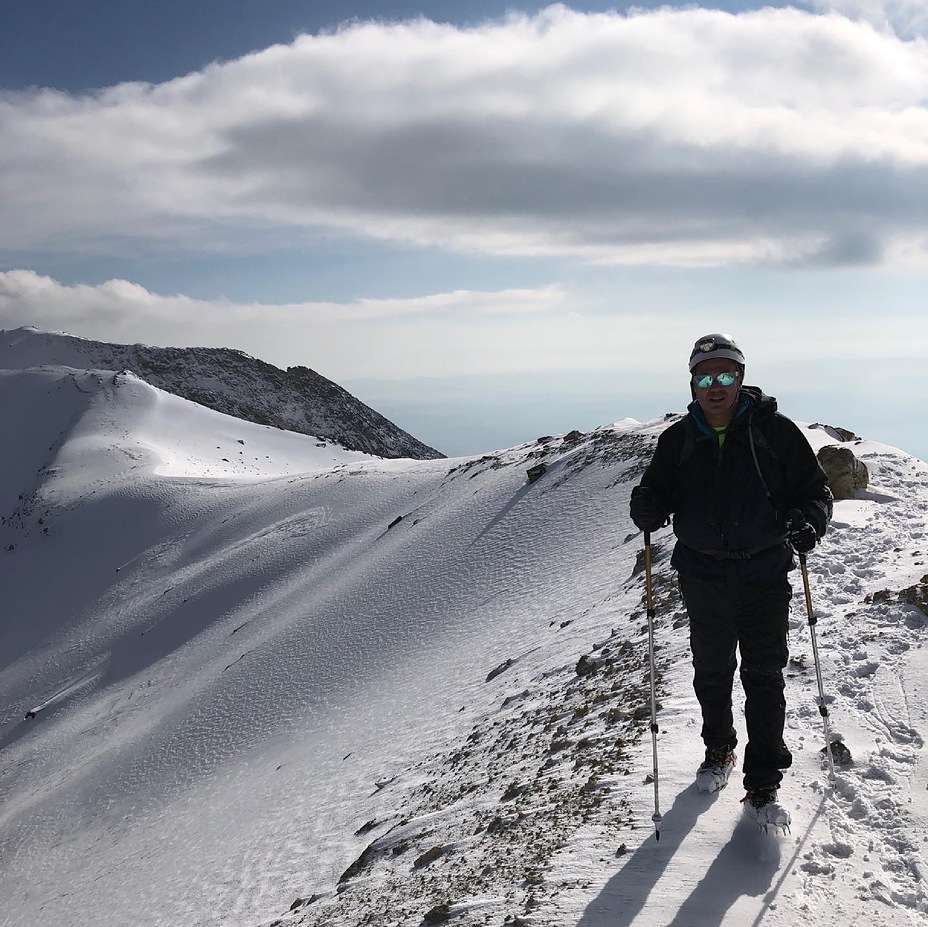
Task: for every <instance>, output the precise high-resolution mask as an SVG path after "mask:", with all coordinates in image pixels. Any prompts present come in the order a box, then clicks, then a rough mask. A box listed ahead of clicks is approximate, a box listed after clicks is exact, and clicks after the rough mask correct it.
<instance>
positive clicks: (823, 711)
mask: <svg viewBox="0 0 928 927" xmlns="http://www.w3.org/2000/svg"><path fill="white" fill-rule="evenodd" d="M799 569H800V570H801V571H802V585H803V588H804V589H805V593H806V612H807V614H808V616H809V633H810V634H811V635H812V657H813V659H814V662H815V678H816V679H817V680H818V713H819V714H820V715H821V716H822V725H823V726H824V728H825V753H826V755H827V756H828V769H829V773H828V779H829V782H830V783H831V786H832V788H834V784H835V758H834V756H833V755H832V752H831V733H830V731H829V729H828V706H827V705H826V704H825V690H824V689H823V688H822V669H821V667H820V666H819V661H818V642H817V641H816V639H815V625H816V623H817V622H818V619H817V618H816V617H815V612H814V611H813V610H812V593H811V591H810V590H809V570H808V568H807V567H806V555H805V554H803V553H800V554H799Z"/></svg>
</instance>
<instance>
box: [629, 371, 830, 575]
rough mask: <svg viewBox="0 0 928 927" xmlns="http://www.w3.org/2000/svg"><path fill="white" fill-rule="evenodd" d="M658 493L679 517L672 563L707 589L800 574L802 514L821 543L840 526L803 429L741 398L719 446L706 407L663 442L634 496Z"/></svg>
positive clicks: (753, 393) (754, 393)
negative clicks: (794, 530) (792, 519)
mask: <svg viewBox="0 0 928 927" xmlns="http://www.w3.org/2000/svg"><path fill="white" fill-rule="evenodd" d="M648 491H650V492H652V493H653V496H652V499H656V500H657V501H658V504H659V506H660V507H661V510H662V511H663V513H664V514H665V515H667V516H670V515H672V516H673V530H674V534H676V536H677V540H678V543H677V546H676V548H675V550H674V554H673V559H672V561H671V562H672V564H673V566H674V567H676V569H677V570H678V571H679V572H680V573H681V574H684V575H690V576H693V577H694V578H696V579H702V580H704V581H706V582H724V581H727V580H734V581H742V582H750V581H761V580H769V579H774V578H776V577H777V576H782V575H785V574H786V572H787V571H788V570H791V569H793V568H794V567H795V563H794V561H793V553H792V548H791V547H790V545H789V544H788V543H787V542H786V531H785V517H786V513H787V512H788V511H790V510H791V509H799V510H800V511H801V512H802V514H803V515H804V516H805V518H806V520H807V521H808V522H809V523H810V524H811V525H812V526H813V527H814V528H815V531H816V533H817V534H818V536H819V537H821V536H822V535H823V534H824V533H825V528H826V527H827V525H828V521H829V519H830V518H831V511H832V496H831V491H830V490H829V488H828V481H827V479H826V477H825V473H824V471H823V470H822V468H821V466H820V465H819V462H818V460H817V458H816V456H815V454H814V452H813V451H812V448H811V446H810V445H809V442H808V441H807V440H806V438H805V436H804V435H803V434H802V432H801V431H800V430H799V428H798V427H797V426H796V425H795V424H794V423H793V422H792V421H790V420H789V419H788V418H786V416H784V415H781V414H780V413H779V412H777V403H776V400H775V399H774V398H773V397H772V396H766V395H764V394H763V393H762V392H761V390H759V389H758V388H757V387H754V386H745V387H743V388H742V389H741V395H740V398H739V405H738V409H737V412H736V415H735V418H734V419H733V420H732V422H731V424H730V425H729V426H728V428H727V429H726V430H725V437H724V441H722V442H720V441H719V438H718V435H717V434H716V432H715V431H714V430H713V429H712V428H711V427H709V425H708V424H706V421H705V418H704V416H703V414H702V409H700V407H699V404H698V403H697V402H693V403H692V404H691V405H690V406H689V411H688V413H687V415H686V416H684V417H683V418H682V419H680V420H679V421H677V422H675V423H674V424H673V425H671V426H670V427H669V428H667V430H666V431H664V432H663V434H661V436H660V438H659V439H658V442H657V449H656V450H655V452H654V457H653V458H652V460H651V463H650V465H649V466H648V468H647V470H646V471H645V473H644V476H643V477H642V479H641V484H640V486H638V487H636V488H635V490H634V491H633V494H632V507H633V510H634V505H635V497H636V494H640V493H641V492H648Z"/></svg>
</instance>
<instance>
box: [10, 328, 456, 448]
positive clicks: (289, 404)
mask: <svg viewBox="0 0 928 927" xmlns="http://www.w3.org/2000/svg"><path fill="white" fill-rule="evenodd" d="M0 361H2V364H0V366H2V365H7V366H10V367H11V368H12V369H18V368H19V367H32V366H37V365H40V364H52V365H61V366H66V367H76V368H78V369H84V370H114V371H117V372H118V371H126V370H128V371H130V372H131V373H134V374H135V375H136V376H137V377H140V378H141V379H143V380H145V381H146V382H147V383H150V384H151V385H152V386H157V387H158V388H159V389H163V390H166V391H167V392H169V393H174V394H175V395H176V396H181V397H183V398H184V399H190V400H191V401H193V402H197V403H199V404H200V405H202V406H206V407H207V408H210V409H215V410H216V411H217V412H224V413H226V414H227V415H234V416H235V417H236V418H241V419H245V421H248V422H255V423H256V424H259V425H270V426H272V427H274V428H282V429H284V430H286V431H296V432H299V433H301V434H306V435H313V436H314V437H317V438H325V439H327V440H329V441H335V442H337V443H338V444H340V445H342V447H345V448H347V449H349V450H354V451H363V452H364V453H366V454H374V455H376V456H378V457H412V458H414V459H417V460H432V459H437V458H439V457H443V456H444V454H442V453H441V452H440V451H437V450H435V448H433V447H429V446H428V445H426V444H423V443H422V442H421V441H418V440H417V439H416V438H414V437H413V436H412V435H410V434H409V433H408V432H406V431H403V429H402V428H400V427H399V426H398V425H394V424H393V422H391V421H389V420H388V419H386V418H384V416H382V415H381V414H380V413H379V412H375V411H374V410H373V409H372V408H370V406H367V405H365V404H364V403H363V402H361V400H360V399H357V398H356V397H355V396H352V395H351V393H349V392H348V391H347V390H345V389H343V388H342V387H340V386H339V385H338V384H337V383H333V382H332V381H331V380H327V379H326V378H325V377H324V376H321V375H320V374H318V373H316V372H315V371H314V370H310V369H309V368H308V367H288V368H287V369H286V370H281V369H280V368H279V367H275V366H274V365H273V364H268V363H266V362H265V361H262V360H258V359H257V358H254V357H250V356H249V355H247V354H245V353H244V352H243V351H235V350H232V349H230V348H157V347H149V346H148V345H144V344H132V345H128V344H109V343H107V342H103V341H92V340H90V339H87V338H77V337H75V336H73V335H67V334H63V333H50V332H40V331H37V330H30V329H17V330H16V331H14V332H9V331H4V332H0ZM116 382H117V383H118V374H117V378H116ZM240 443H241V442H240Z"/></svg>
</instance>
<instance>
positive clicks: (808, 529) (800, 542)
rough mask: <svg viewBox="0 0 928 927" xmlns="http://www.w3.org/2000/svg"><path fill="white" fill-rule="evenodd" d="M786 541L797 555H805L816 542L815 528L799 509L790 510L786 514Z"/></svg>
mask: <svg viewBox="0 0 928 927" xmlns="http://www.w3.org/2000/svg"><path fill="white" fill-rule="evenodd" d="M786 540H787V541H789V542H790V544H792V545H793V550H795V551H796V553H797V554H807V553H808V552H809V551H810V550H812V548H813V547H815V545H816V543H817V541H818V535H817V534H816V533H815V528H813V527H812V525H810V524H809V522H808V521H807V519H806V516H805V515H803V514H802V512H800V511H799V509H790V510H789V511H788V512H787V513H786Z"/></svg>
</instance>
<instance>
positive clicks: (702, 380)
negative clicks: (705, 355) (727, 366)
mask: <svg viewBox="0 0 928 927" xmlns="http://www.w3.org/2000/svg"><path fill="white" fill-rule="evenodd" d="M737 379H738V372H737V371H734V372H725V373H716V374H714V375H713V374H711V373H701V374H699V376H694V377H693V386H698V387H699V388H700V389H708V388H709V387H710V386H712V384H713V383H718V385H719V386H732V385H734V382H735V380H737Z"/></svg>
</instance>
